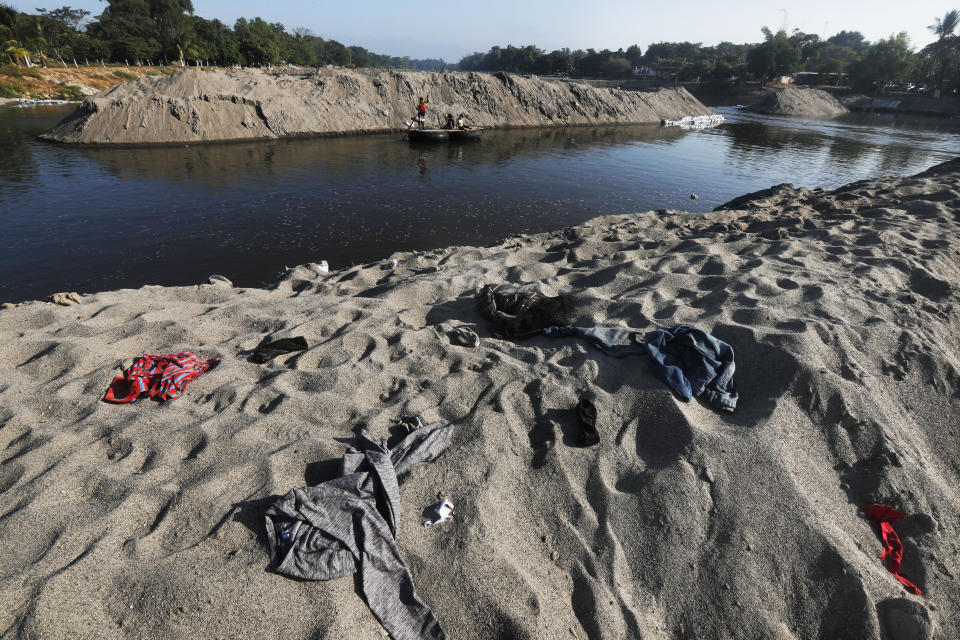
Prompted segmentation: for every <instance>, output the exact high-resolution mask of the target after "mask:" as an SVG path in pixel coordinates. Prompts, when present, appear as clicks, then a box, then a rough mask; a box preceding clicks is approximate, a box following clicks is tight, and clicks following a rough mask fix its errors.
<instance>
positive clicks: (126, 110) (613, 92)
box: [44, 67, 710, 144]
mask: <svg viewBox="0 0 960 640" xmlns="http://www.w3.org/2000/svg"><path fill="white" fill-rule="evenodd" d="M421 96H423V97H427V98H428V99H429V101H430V102H429V110H428V115H427V124H428V126H437V125H438V124H439V119H440V118H443V117H444V116H445V115H446V114H447V113H451V114H453V115H454V116H456V115H458V114H460V113H463V114H465V115H466V119H467V121H468V122H469V123H470V124H472V125H473V126H478V127H531V126H534V127H539V126H567V125H580V124H608V123H659V122H660V121H661V120H663V119H669V120H675V119H678V118H681V117H684V116H696V115H709V114H710V110H709V109H707V108H706V107H704V106H703V105H702V104H701V103H700V102H699V101H698V100H697V99H696V98H694V97H693V96H691V95H690V94H689V93H688V92H687V91H686V90H685V89H660V90H656V91H650V92H637V91H620V90H617V89H597V88H594V87H590V86H588V85H585V84H578V83H574V82H559V81H549V80H542V79H539V78H535V77H521V76H516V75H511V74H506V73H498V74H488V73H460V72H456V73H428V72H416V71H383V70H364V69H342V68H335V67H324V68H321V69H318V70H285V71H280V72H267V71H262V70H258V69H242V70H240V69H232V70H210V71H201V70H185V71H181V72H179V73H177V74H175V75H173V76H171V77H169V78H144V79H141V80H138V81H136V82H131V83H129V84H126V85H122V86H118V87H114V88H112V89H110V90H108V91H106V92H103V93H101V94H97V95H94V96H91V97H89V98H87V99H85V100H84V101H83V103H82V104H81V105H80V107H79V108H78V109H77V111H76V112H75V113H74V114H73V115H71V116H69V117H68V118H66V119H65V120H64V121H63V122H62V123H60V124H59V125H58V126H57V127H55V128H54V129H53V130H52V131H51V132H50V133H49V134H47V135H45V136H44V138H45V139H47V140H51V141H55V142H66V143H77V144H170V143H196V142H214V141H225V140H242V139H253V138H280V137H287V136H304V135H340V134H348V133H371V132H382V131H397V130H402V129H404V128H405V124H404V123H405V122H406V121H408V120H409V119H410V118H411V117H412V116H413V114H414V110H415V107H416V104H417V99H418V98H419V97H421Z"/></svg>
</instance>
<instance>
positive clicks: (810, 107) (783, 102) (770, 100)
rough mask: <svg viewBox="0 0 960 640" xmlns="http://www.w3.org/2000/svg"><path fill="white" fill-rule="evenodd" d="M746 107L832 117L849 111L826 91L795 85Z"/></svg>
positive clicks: (769, 111)
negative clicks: (799, 87)
mask: <svg viewBox="0 0 960 640" xmlns="http://www.w3.org/2000/svg"><path fill="white" fill-rule="evenodd" d="M744 108H745V109H746V110H748V111H755V112H757V113H766V114H770V115H777V116H801V117H807V118H831V117H833V116H838V115H840V114H842V113H846V112H847V108H846V107H844V106H843V105H842V104H840V103H839V102H838V101H837V99H836V98H834V97H833V96H832V95H830V94H829V93H827V92H826V91H823V90H821V89H797V88H794V87H789V88H786V89H777V90H776V91H773V92H771V93H768V94H766V95H765V96H763V97H762V98H760V100H758V101H757V102H755V103H753V104H752V105H750V106H749V107H744Z"/></svg>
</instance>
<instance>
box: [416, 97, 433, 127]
mask: <svg viewBox="0 0 960 640" xmlns="http://www.w3.org/2000/svg"><path fill="white" fill-rule="evenodd" d="M428 102H430V98H427V99H426V100H424V99H423V98H420V102H418V103H417V124H418V125H420V128H421V129H423V123H424V122H426V120H427V103H428Z"/></svg>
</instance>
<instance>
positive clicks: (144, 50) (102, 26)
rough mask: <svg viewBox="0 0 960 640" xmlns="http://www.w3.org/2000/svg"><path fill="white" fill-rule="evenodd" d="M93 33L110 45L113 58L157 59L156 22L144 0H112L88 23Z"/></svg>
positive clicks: (159, 49) (89, 29) (158, 51)
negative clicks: (94, 19)
mask: <svg viewBox="0 0 960 640" xmlns="http://www.w3.org/2000/svg"><path fill="white" fill-rule="evenodd" d="M87 33H88V34H90V36H91V37H93V38H95V39H97V40H102V41H104V42H106V43H108V44H109V46H110V57H111V58H112V59H114V60H128V61H129V60H137V59H140V58H153V59H158V58H159V57H160V55H161V46H160V41H159V39H158V34H157V25H156V23H155V22H154V20H153V18H152V17H151V16H150V7H149V5H148V4H147V2H146V1H145V0H109V6H108V7H107V8H106V9H105V10H104V12H103V13H102V14H101V15H100V18H99V19H98V20H97V21H96V22H93V23H91V24H89V25H88V26H87Z"/></svg>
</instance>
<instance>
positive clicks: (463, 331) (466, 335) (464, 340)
mask: <svg viewBox="0 0 960 640" xmlns="http://www.w3.org/2000/svg"><path fill="white" fill-rule="evenodd" d="M447 337H449V338H450V344H456V345H459V346H461V347H471V348H476V347H479V346H480V336H478V335H477V334H476V332H475V331H474V330H473V329H468V328H467V327H457V328H456V329H453V330H452V331H451V332H450V333H448V334H447Z"/></svg>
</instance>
